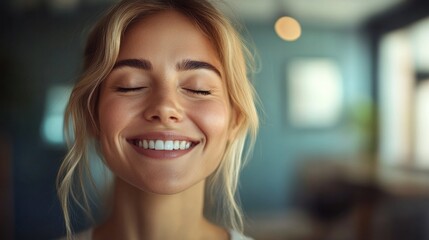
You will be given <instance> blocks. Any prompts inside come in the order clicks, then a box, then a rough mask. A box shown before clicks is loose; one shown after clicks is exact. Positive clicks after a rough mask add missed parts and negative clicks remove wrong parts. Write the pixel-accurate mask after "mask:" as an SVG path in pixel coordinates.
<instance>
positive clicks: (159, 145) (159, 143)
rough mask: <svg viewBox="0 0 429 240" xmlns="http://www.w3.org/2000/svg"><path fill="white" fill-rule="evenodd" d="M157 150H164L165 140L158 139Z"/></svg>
mask: <svg viewBox="0 0 429 240" xmlns="http://www.w3.org/2000/svg"><path fill="white" fill-rule="evenodd" d="M155 150H164V142H163V141H162V140H156V142H155Z"/></svg>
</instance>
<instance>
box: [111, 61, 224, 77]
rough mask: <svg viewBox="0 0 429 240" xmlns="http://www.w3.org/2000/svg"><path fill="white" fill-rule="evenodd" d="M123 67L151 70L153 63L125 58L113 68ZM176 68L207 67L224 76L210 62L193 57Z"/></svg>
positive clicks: (178, 64)
mask: <svg viewBox="0 0 429 240" xmlns="http://www.w3.org/2000/svg"><path fill="white" fill-rule="evenodd" d="M122 67H131V68H137V69H142V70H147V71H150V70H152V63H151V62H150V61H148V60H146V59H124V60H120V61H117V62H116V63H115V65H114V66H113V69H117V68H122ZM176 69H177V70H178V71H188V70H198V69H207V70H210V71H213V72H214V73H216V74H217V75H218V76H219V77H222V74H221V73H220V71H219V69H217V68H216V67H215V66H213V65H212V64H210V63H208V62H204V61H196V60H191V59H185V60H183V61H181V62H179V63H177V64H176Z"/></svg>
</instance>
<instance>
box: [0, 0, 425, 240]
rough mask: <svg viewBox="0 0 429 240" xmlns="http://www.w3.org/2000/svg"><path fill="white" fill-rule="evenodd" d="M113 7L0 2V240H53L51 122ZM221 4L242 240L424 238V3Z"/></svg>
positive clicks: (55, 143)
mask: <svg viewBox="0 0 429 240" xmlns="http://www.w3.org/2000/svg"><path fill="white" fill-rule="evenodd" d="M114 2H115V1H114V0H3V1H1V3H0V70H1V71H0V74H1V80H0V91H1V94H0V196H1V197H0V239H53V238H56V237H59V236H62V235H63V234H64V228H63V220H62V215H61V211H60V208H59V204H58V201H57V198H56V191H55V177H56V172H57V170H58V167H59V165H60V162H61V160H62V158H63V157H64V155H65V152H66V149H65V146H64V143H63V140H62V138H63V136H62V114H63V112H64V105H65V103H66V101H67V97H68V94H69V93H70V88H71V86H72V85H73V82H74V81H75V79H76V78H77V76H78V75H79V70H80V67H81V55H82V50H83V47H84V43H85V39H86V36H87V33H88V31H89V29H90V27H91V26H92V24H93V23H94V21H95V20H96V19H97V18H98V17H99V16H100V15H101V14H102V12H103V11H104V10H105V9H107V8H108V7H109V6H111V5H112V4H113V3H114ZM226 2H227V4H228V5H230V9H229V10H226V12H227V13H228V14H231V15H234V16H235V17H237V18H238V19H239V20H240V21H241V22H242V23H243V25H244V27H245V30H246V31H244V30H243V34H244V35H245V37H246V39H247V40H248V42H249V43H250V44H251V45H252V46H253V47H254V48H255V49H256V52H257V53H258V57H259V63H260V64H259V68H258V71H257V72H256V73H255V74H254V76H253V79H254V84H255V87H256V90H257V92H258V94H259V96H260V98H261V106H262V107H261V109H263V111H261V119H262V124H261V129H260V134H259V137H258V140H257V143H256V147H255V151H254V154H253V156H252V159H251V160H250V161H249V163H248V164H247V166H246V167H245V168H244V170H243V174H242V178H241V184H240V198H241V202H242V205H243V208H244V210H245V213H246V215H247V217H248V219H249V221H248V224H247V225H246V233H247V234H248V235H250V236H252V237H254V238H256V239H266V240H270V239H284V240H288V239H292V240H304V239H305V240H313V239H314V240H316V239H322V240H324V239H326V240H328V239H329V240H335V239H339V240H348V239H356V240H372V239H376V240H396V239H401V240H404V239H407V240H420V239H422V240H423V239H429V171H428V170H429V146H427V145H428V143H429V141H428V140H429V125H428V124H426V122H428V121H429V46H428V43H429V4H428V2H427V1H425V0H371V1H362V0H265V1H260V0H228V1H226ZM284 16H287V18H282V17H284ZM85 224H86V223H80V224H78V228H79V226H81V227H84V226H85Z"/></svg>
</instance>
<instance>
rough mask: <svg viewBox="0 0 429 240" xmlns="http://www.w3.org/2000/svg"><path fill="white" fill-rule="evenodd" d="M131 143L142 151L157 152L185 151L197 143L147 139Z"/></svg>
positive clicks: (135, 140)
mask: <svg viewBox="0 0 429 240" xmlns="http://www.w3.org/2000/svg"><path fill="white" fill-rule="evenodd" d="M131 143H132V144H133V145H134V146H136V147H139V148H142V149H149V150H158V151H173V150H187V149H190V148H191V147H193V146H195V145H196V144H198V143H195V142H191V141H186V140H159V139H158V140H147V139H134V140H131Z"/></svg>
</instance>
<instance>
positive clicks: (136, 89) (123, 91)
mask: <svg viewBox="0 0 429 240" xmlns="http://www.w3.org/2000/svg"><path fill="white" fill-rule="evenodd" d="M144 88H146V87H133V88H125V87H117V88H116V91H117V92H121V93H126V92H136V91H139V90H142V89H144Z"/></svg>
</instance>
